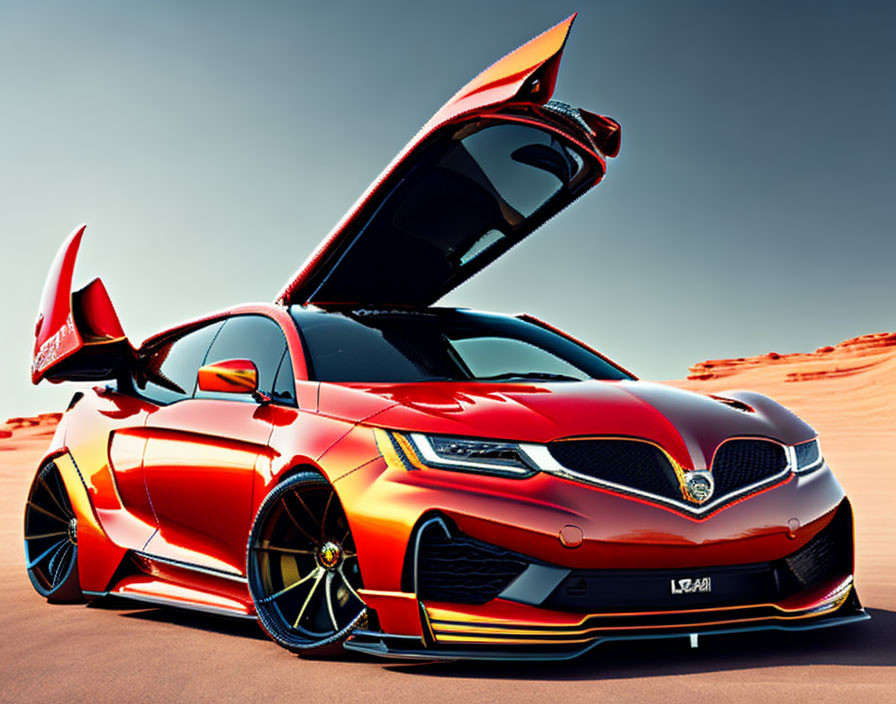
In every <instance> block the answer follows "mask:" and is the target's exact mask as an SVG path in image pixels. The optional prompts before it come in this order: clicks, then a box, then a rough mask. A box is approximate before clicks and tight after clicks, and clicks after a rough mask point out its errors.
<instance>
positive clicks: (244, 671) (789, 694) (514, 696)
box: [0, 333, 896, 704]
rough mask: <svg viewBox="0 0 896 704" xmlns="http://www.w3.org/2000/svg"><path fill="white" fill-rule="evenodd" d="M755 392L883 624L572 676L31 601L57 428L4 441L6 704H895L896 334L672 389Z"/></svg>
mask: <svg viewBox="0 0 896 704" xmlns="http://www.w3.org/2000/svg"><path fill="white" fill-rule="evenodd" d="M669 383H670V384H674V385H676V386H680V387H683V388H689V389H692V390H695V391H699V392H703V393H720V392H723V391H725V390H728V389H752V390H756V391H760V392H762V393H766V394H768V395H770V396H772V397H773V398H775V399H777V400H778V401H780V402H781V403H784V404H785V405H787V406H789V407H790V408H791V409H793V410H794V411H795V412H796V413H798V414H800V415H801V416H802V417H803V418H804V419H806V420H807V421H808V422H809V423H810V424H812V425H813V426H814V427H815V428H816V430H818V432H819V434H820V436H821V441H822V449H823V451H824V454H825V456H826V457H827V459H828V462H829V463H830V464H831V466H832V467H833V468H834V469H835V471H836V473H837V476H838V477H839V479H840V481H841V483H842V484H843V486H844V487H845V489H846V491H847V492H848V494H849V495H850V498H851V500H852V502H853V506H854V508H855V513H856V523H857V525H856V534H857V537H856V539H857V585H858V590H859V595H860V597H861V598H862V600H863V602H864V604H865V606H866V608H867V609H868V611H869V613H870V614H871V616H872V620H871V621H868V622H865V623H861V624H856V625H851V626H846V627H843V628H839V629H829V630H822V631H816V632H810V633H806V634H802V635H797V634H794V635H790V634H780V633H766V634H756V635H750V636H737V637H730V636H729V637H716V638H704V639H702V640H701V647H700V648H698V649H696V650H692V649H690V648H689V646H688V643H687V640H686V639H685V638H681V639H680V642H679V640H678V639H676V640H671V641H656V642H646V643H644V642H641V643H626V644H605V645H602V646H598V647H597V648H596V649H594V650H593V651H591V653H589V654H588V655H586V656H585V657H582V658H580V659H578V660H575V661H572V662H561V663H497V664H495V663H488V664H481V663H435V664H433V663H403V662H399V661H386V660H376V659H366V658H359V657H352V656H346V657H343V658H341V659H331V660H326V661H321V660H310V659H303V658H298V657H295V656H293V655H291V654H289V653H287V652H286V651H284V650H281V649H280V648H278V647H276V646H275V645H273V644H272V643H270V642H269V641H267V639H266V638H265V637H264V636H263V635H262V634H261V633H260V631H259V630H258V629H257V627H256V626H255V624H252V623H248V622H242V621H233V620H230V619H226V618H218V617H212V616H204V615H200V614H193V613H189V612H184V611H178V610H175V609H161V608H160V609H157V608H146V607H145V606H139V605H135V604H127V603H123V602H117V603H114V604H96V605H92V606H90V607H85V606H82V605H66V606H53V605H48V604H47V603H45V602H44V600H43V599H41V598H40V597H39V596H38V595H37V594H36V593H35V592H34V590H33V589H32V588H31V585H30V583H29V581H28V577H27V575H26V573H25V566H24V555H23V550H22V511H23V505H24V501H25V497H26V494H27V491H28V486H29V484H30V482H31V478H32V475H33V473H34V470H35V468H36V466H37V463H38V461H39V459H40V457H41V455H42V453H43V451H44V449H45V448H46V446H47V444H48V443H49V440H50V438H51V437H52V433H53V428H54V426H55V423H56V416H54V415H51V414H50V415H44V416H41V417H39V418H35V419H11V421H9V422H7V423H6V425H4V426H2V427H0V590H2V592H0V594H2V596H0V599H2V605H0V633H2V638H0V701H2V702H26V701H27V702H50V701H52V702H80V701H90V702H113V701H114V702H123V701H139V702H170V701H191V702H192V701H197V702H212V701H215V702H221V701H247V700H249V699H250V698H251V699H253V700H256V701H266V702H267V701H270V702H280V701H283V702H286V701H297V700H298V701H306V702H308V701H311V702H314V701H374V702H380V701H382V702H395V703H397V702H427V701H440V702H446V703H447V702H461V701H463V702H465V703H466V704H469V703H470V702H480V701H481V702H486V701H487V702H493V701H505V700H507V701H510V700H513V701H517V702H526V701H547V700H550V701H554V702H564V701H575V702H579V701H598V700H604V701H620V702H627V701H638V702H652V701H662V702H682V701H686V702H704V701H705V702H741V701H743V702H746V701H749V702H752V703H753V704H757V703H759V702H813V703H814V702H843V701H848V700H851V701H854V702H884V701H888V702H889V701H894V700H896V695H894V692H896V462H894V459H893V458H894V457H896V334H893V333H881V334H878V335H868V336H863V337H860V338H856V339H854V340H848V341H846V342H844V343H842V344H840V345H837V346H835V347H826V348H822V349H821V350H818V351H817V352H813V353H806V354H790V355H782V354H775V353H771V354H768V355H763V356H760V357H754V358H746V359H737V360H713V361H708V362H703V363H700V364H696V365H694V366H693V367H692V368H691V370H690V375H689V378H688V379H685V380H680V381H673V382H669Z"/></svg>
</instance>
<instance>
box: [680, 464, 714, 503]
mask: <svg viewBox="0 0 896 704" xmlns="http://www.w3.org/2000/svg"><path fill="white" fill-rule="evenodd" d="M684 487H685V491H686V492H687V495H688V498H689V499H690V500H691V501H693V502H695V503H698V504H702V503H703V502H704V501H706V500H707V499H709V497H710V496H712V492H713V489H714V488H715V484H714V483H713V480H712V474H710V473H709V472H707V471H706V470H704V469H697V470H694V471H693V472H688V473H687V476H686V477H685V480H684Z"/></svg>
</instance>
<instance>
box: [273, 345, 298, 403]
mask: <svg viewBox="0 0 896 704" xmlns="http://www.w3.org/2000/svg"><path fill="white" fill-rule="evenodd" d="M271 400H272V401H273V402H274V403H281V404H284V405H287V406H294V405H296V380H295V377H294V376H293V373H292V359H290V357H289V350H288V349H287V350H284V351H283V358H282V359H281V360H280V369H279V370H278V371H277V378H276V379H275V380H274V392H273V393H272V394H271Z"/></svg>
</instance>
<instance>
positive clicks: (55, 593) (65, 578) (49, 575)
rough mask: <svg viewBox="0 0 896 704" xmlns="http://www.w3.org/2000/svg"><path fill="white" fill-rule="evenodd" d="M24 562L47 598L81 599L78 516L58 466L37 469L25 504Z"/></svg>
mask: <svg viewBox="0 0 896 704" xmlns="http://www.w3.org/2000/svg"><path fill="white" fill-rule="evenodd" d="M25 565H26V567H27V569H28V576H29V577H30V578H31V584H33V585H34V588H35V589H36V590H37V592H38V594H40V595H41V596H45V597H46V598H47V600H48V601H54V602H73V601H82V600H83V594H82V593H81V585H80V582H79V580H78V519H77V517H76V516H75V512H74V510H72V504H71V501H70V500H69V497H68V492H67V491H66V489H65V483H64V482H63V481H62V477H61V476H60V474H59V469H58V468H57V467H56V464H55V463H53V462H48V463H47V464H45V465H44V466H43V467H41V468H40V470H38V472H37V475H36V476H35V478H34V482H32V484H31V490H30V491H29V492H28V500H27V502H26V503H25Z"/></svg>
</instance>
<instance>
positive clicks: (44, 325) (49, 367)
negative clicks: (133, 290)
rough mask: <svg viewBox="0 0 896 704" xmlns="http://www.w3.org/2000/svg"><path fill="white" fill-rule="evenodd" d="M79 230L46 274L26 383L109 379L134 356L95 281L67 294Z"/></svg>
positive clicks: (80, 231)
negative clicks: (28, 378) (46, 380)
mask: <svg viewBox="0 0 896 704" xmlns="http://www.w3.org/2000/svg"><path fill="white" fill-rule="evenodd" d="M84 229H85V226H81V227H79V228H78V229H77V230H75V231H74V232H73V233H72V234H71V235H69V236H68V238H67V239H66V240H65V242H63V243H62V247H60V248H59V252H58V253H57V254H56V258H55V259H54V260H53V264H52V266H51V267H50V272H49V273H48V274H47V281H46V283H45V284H44V292H43V296H42V298H41V303H40V311H39V312H38V316H37V323H36V325H35V328H34V357H33V359H32V363H31V381H32V382H33V383H35V384H36V383H38V382H39V381H40V380H41V379H49V380H50V381H52V382H59V381H95V380H101V379H114V378H115V377H116V376H117V375H118V373H119V371H120V370H121V369H122V368H124V367H125V366H126V365H127V364H128V363H129V362H130V361H131V360H132V359H133V355H134V350H133V348H132V347H131V344H130V343H129V342H128V340H127V338H126V337H125V335H124V331H123V330H122V329H121V323H120V322H119V320H118V315H117V314H116V313H115V309H114V308H113V307H112V302H111V301H110V300H109V294H108V293H107V292H106V287H105V286H104V285H103V282H102V281H100V279H94V280H93V281H91V282H90V283H89V284H87V286H85V287H84V288H82V289H80V290H79V291H75V292H74V293H72V290H71V289H72V273H73V272H74V269H75V260H76V258H77V256H78V247H79V246H80V245H81V236H82V235H83V234H84Z"/></svg>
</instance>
